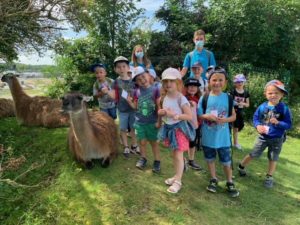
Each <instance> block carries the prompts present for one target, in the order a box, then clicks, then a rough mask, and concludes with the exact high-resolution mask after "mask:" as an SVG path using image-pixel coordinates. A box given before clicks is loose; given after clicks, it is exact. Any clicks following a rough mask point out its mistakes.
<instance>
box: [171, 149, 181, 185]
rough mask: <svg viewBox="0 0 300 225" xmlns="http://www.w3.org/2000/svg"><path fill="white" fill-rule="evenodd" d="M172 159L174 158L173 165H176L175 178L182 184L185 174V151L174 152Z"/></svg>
mask: <svg viewBox="0 0 300 225" xmlns="http://www.w3.org/2000/svg"><path fill="white" fill-rule="evenodd" d="M172 157H173V165H174V170H175V176H174V178H175V179H176V180H177V181H179V182H181V178H182V174H183V167H184V162H183V151H177V150H175V151H173V152H172Z"/></svg>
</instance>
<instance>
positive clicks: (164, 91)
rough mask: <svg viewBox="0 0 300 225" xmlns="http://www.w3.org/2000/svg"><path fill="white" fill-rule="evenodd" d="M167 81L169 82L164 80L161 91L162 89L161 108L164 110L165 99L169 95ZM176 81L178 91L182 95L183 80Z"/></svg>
mask: <svg viewBox="0 0 300 225" xmlns="http://www.w3.org/2000/svg"><path fill="white" fill-rule="evenodd" d="M166 81H167V80H162V86H161V89H160V107H161V108H162V105H163V102H164V99H165V97H166V95H167V89H166V88H165V86H166ZM174 81H175V82H176V87H177V91H178V92H180V93H182V90H183V83H182V80H179V79H176V80H174Z"/></svg>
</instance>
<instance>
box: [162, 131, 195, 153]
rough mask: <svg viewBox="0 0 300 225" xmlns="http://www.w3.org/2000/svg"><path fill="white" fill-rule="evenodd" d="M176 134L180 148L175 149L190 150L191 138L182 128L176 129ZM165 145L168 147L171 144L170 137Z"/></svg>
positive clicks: (165, 141)
mask: <svg viewBox="0 0 300 225" xmlns="http://www.w3.org/2000/svg"><path fill="white" fill-rule="evenodd" d="M175 136H176V141H177V146H178V148H177V149H174V150H178V151H188V150H189V139H188V138H187V136H185V134H184V133H183V132H182V131H181V130H180V129H176V131H175ZM164 145H165V146H166V147H169V146H170V142H169V140H168V139H166V140H164Z"/></svg>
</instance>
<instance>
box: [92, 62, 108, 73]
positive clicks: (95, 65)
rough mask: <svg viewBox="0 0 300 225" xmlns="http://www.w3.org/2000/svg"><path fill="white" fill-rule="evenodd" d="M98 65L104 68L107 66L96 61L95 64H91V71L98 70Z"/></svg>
mask: <svg viewBox="0 0 300 225" xmlns="http://www.w3.org/2000/svg"><path fill="white" fill-rule="evenodd" d="M97 67H100V68H104V69H105V70H106V67H105V65H104V64H102V63H95V64H93V65H91V66H90V71H91V72H95V70H96V68H97Z"/></svg>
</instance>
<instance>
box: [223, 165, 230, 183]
mask: <svg viewBox="0 0 300 225" xmlns="http://www.w3.org/2000/svg"><path fill="white" fill-rule="evenodd" d="M223 171H224V173H225V175H226V179H227V182H230V183H232V169H231V165H226V166H225V165H223Z"/></svg>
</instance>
